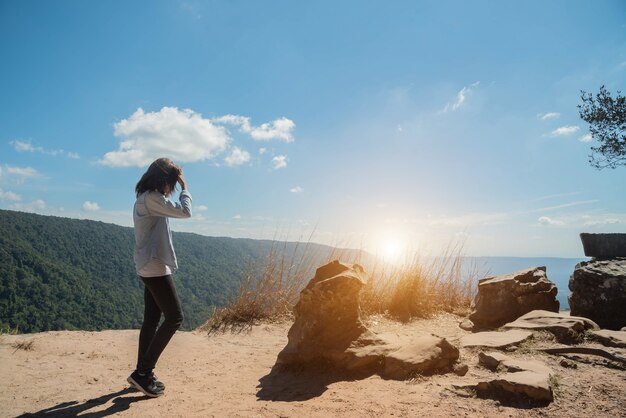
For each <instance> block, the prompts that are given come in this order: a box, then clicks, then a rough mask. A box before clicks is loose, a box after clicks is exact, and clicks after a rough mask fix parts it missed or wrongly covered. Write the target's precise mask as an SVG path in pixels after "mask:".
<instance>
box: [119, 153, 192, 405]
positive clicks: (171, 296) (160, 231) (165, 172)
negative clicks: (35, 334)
mask: <svg viewBox="0 0 626 418" xmlns="http://www.w3.org/2000/svg"><path fill="white" fill-rule="evenodd" d="M176 184H180V188H181V192H180V196H179V202H180V203H177V202H172V201H171V200H169V197H170V195H171V194H172V192H173V191H175V190H176ZM135 192H136V194H137V201H136V202H135V206H134V209H133V222H134V225H135V254H134V260H135V268H136V270H137V274H138V275H139V277H140V278H141V280H142V281H143V283H144V285H145V288H144V302H145V306H144V318H143V325H142V326H141V331H140V333H139V351H138V356H137V369H136V370H135V371H134V372H133V373H132V374H131V375H130V376H129V377H128V382H129V383H130V384H131V385H133V386H134V387H135V388H137V389H139V390H140V391H142V392H143V393H144V394H146V395H147V396H150V397H157V396H161V395H163V391H164V390H165V385H164V384H163V383H162V382H160V381H159V380H157V378H156V376H155V374H154V373H153V369H154V367H155V366H156V363H157V361H158V359H159V356H160V355H161V353H162V352H163V350H164V349H165V347H166V346H167V344H168V343H169V341H170V339H171V338H172V336H173V335H174V333H175V332H176V330H177V329H178V328H179V327H180V325H181V324H182V322H183V311H182V309H181V307H180V300H179V299H178V295H177V294H176V288H175V287H174V282H173V281H172V273H173V272H174V271H176V269H177V268H178V264H177V262H176V254H175V252H174V246H173V245H172V233H171V231H170V225H169V218H189V217H191V194H190V193H189V192H188V191H187V184H186V183H185V178H184V177H183V172H182V170H181V169H180V167H178V166H177V165H176V164H174V163H173V162H172V161H171V160H170V159H168V158H159V159H158V160H156V161H154V162H153V163H152V164H150V167H148V170H147V171H146V172H145V173H144V175H143V176H142V177H141V179H140V180H139V182H138V183H137V186H136V187H135ZM161 313H163V315H164V316H165V320H164V321H163V323H162V324H161V326H160V327H159V326H158V325H159V321H160V319H161ZM157 327H158V329H157Z"/></svg>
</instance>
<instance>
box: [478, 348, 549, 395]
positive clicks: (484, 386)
mask: <svg viewBox="0 0 626 418" xmlns="http://www.w3.org/2000/svg"><path fill="white" fill-rule="evenodd" d="M479 362H480V363H481V364H482V365H484V366H485V367H487V368H489V369H491V370H501V369H504V370H506V371H507V372H508V373H505V374H503V375H501V376H498V377H497V378H496V379H492V380H487V381H482V382H478V383H477V384H476V386H475V389H476V391H477V392H478V393H479V394H482V395H487V396H490V397H496V398H497V397H500V396H501V395H522V396H524V397H528V398H530V399H533V400H536V401H548V402H551V401H552V400H553V398H554V397H553V394H552V386H551V385H550V375H551V373H552V371H551V370H550V368H549V367H547V366H546V365H544V364H543V363H541V362H538V361H532V360H515V359H512V358H510V357H508V356H506V355H504V354H502V353H498V352H493V353H480V354H479Z"/></svg>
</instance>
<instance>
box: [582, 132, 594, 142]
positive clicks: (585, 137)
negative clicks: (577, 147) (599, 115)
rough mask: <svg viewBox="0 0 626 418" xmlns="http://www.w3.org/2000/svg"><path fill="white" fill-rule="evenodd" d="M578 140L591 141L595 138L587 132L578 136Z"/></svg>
mask: <svg viewBox="0 0 626 418" xmlns="http://www.w3.org/2000/svg"><path fill="white" fill-rule="evenodd" d="M578 140H579V141H580V142H591V141H592V140H593V137H592V136H591V134H586V135H583V136H581V137H580V138H578Z"/></svg>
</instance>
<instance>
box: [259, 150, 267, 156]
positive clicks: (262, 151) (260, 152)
mask: <svg viewBox="0 0 626 418" xmlns="http://www.w3.org/2000/svg"><path fill="white" fill-rule="evenodd" d="M266 152H267V148H259V154H260V155H263V154H265V153H266Z"/></svg>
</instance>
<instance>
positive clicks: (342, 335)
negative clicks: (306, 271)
mask: <svg viewBox="0 0 626 418" xmlns="http://www.w3.org/2000/svg"><path fill="white" fill-rule="evenodd" d="M364 276H365V275H364V271H363V268H362V267H361V266H360V265H358V264H354V265H349V264H343V263H340V262H339V261H333V262H331V263H329V264H326V265H325V266H322V267H320V268H318V269H317V271H316V273H315V277H313V279H311V281H310V282H309V283H308V285H307V286H306V287H305V288H304V289H303V290H302V292H301V293H300V300H299V301H298V303H297V304H296V306H295V322H294V324H293V326H292V327H291V329H289V334H288V338H289V342H288V343H287V346H286V347H285V348H284V349H283V350H282V351H281V352H280V354H279V355H278V360H279V361H280V362H282V363H293V362H296V363H301V362H308V361H310V360H313V359H316V358H318V357H320V356H322V357H323V356H328V355H329V354H330V353H333V354H332V355H336V354H337V353H343V352H345V350H346V349H347V348H348V347H350V345H351V344H352V343H353V342H354V341H356V340H357V339H359V337H361V336H363V337H365V338H372V337H373V336H371V335H369V332H368V330H367V328H366V327H365V325H364V324H363V322H362V321H361V317H360V312H359V292H360V291H361V288H362V287H363V286H364V285H365V277H364Z"/></svg>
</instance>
